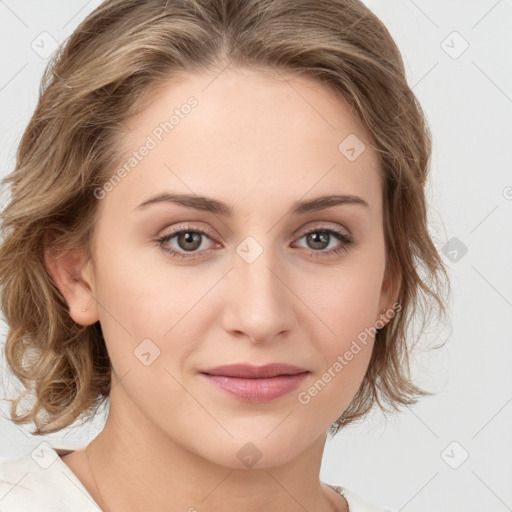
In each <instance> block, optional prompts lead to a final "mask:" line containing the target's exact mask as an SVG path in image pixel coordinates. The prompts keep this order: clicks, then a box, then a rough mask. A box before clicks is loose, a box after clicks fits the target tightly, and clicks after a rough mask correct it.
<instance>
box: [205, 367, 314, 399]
mask: <svg viewBox="0 0 512 512" xmlns="http://www.w3.org/2000/svg"><path fill="white" fill-rule="evenodd" d="M202 375H204V376H205V377H206V378H207V379H208V380H209V381H210V382H211V383H212V384H214V385H216V386H218V387H219V388H221V389H223V390H224V391H227V392H228V393H231V394H232V395H235V396H236V397H237V398H240V399H242V400H245V401H247V402H269V401H270V400H275V399H276V398H280V397H282V396H284V395H287V394H288V393H290V392H292V391H293V390H295V389H297V388H298V387H299V386H300V384H301V383H302V381H303V380H304V379H305V378H306V376H307V375H308V372H304V373H297V374H295V375H278V376H277V377H269V378H265V379H243V378H240V377H225V376H223V375H208V374H207V373H203V374H202Z"/></svg>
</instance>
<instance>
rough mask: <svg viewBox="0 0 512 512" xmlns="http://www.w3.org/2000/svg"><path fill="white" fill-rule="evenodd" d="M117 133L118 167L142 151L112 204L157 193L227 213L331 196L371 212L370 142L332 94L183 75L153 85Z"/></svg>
mask: <svg viewBox="0 0 512 512" xmlns="http://www.w3.org/2000/svg"><path fill="white" fill-rule="evenodd" d="M191 98H193V101H191ZM192 104H193V105H194V106H193V107H190V105H192ZM124 130H125V131H124V132H123V133H122V136H121V137H120V149H121V151H122V154H123V158H122V159H121V162H120V166H121V165H123V164H126V163H127V162H128V161H129V159H130V158H132V159H133V158H134V157H133V154H134V153H137V152H140V151H139V150H140V149H141V148H142V147H143V146H144V145H146V146H148V147H150V150H149V151H144V153H145V156H144V157H143V158H140V159H139V160H138V161H137V162H136V165H135V166H134V167H133V169H132V170H131V171H130V173H129V175H128V176H127V177H126V178H125V179H123V182H122V183H121V184H120V185H119V186H116V190H115V191H114V192H113V193H112V194H111V196H112V199H113V198H114V196H116V198H117V199H119V200H121V198H122V199H123V200H124V201H125V202H126V203H127V206H128V207H130V208H133V207H135V206H137V204H139V203H140V202H141V198H142V199H144V198H147V197H148V196H149V195H151V194H152V193H155V192H162V191H164V190H166V191H176V192H182V193H183V192H188V193H191V192H192V193H196V194H198V195H205V196H207V195H209V196H211V195H215V196H216V197H218V198H219V199H220V200H222V201H225V202H226V203H233V199H237V200H240V198H241V197H245V198H246V199H248V200H249V199H250V198H249V196H250V195H251V194H253V193H254V194H258V195H259V199H260V202H261V197H262V195H263V196H264V197H266V198H267V199H269V200H273V201H277V202H279V201H283V200H285V199H286V200H290V201H296V200H297V199H298V198H300V197H303V196H306V195H307V194H308V192H309V191H311V194H313V195H319V194H321V193H326V192H330V193H332V189H333V187H334V188H338V189H339V190H337V192H339V193H346V194H355V195H364V196H365V199H366V200H367V201H368V202H373V203H374V206H377V207H378V206H379V204H380V203H379V198H380V179H379V176H378V167H379V162H378V159H377V154H376V152H375V151H374V150H373V149H372V148H371V147H370V144H371V140H370V137H369V133H368V132H367V130H366V128H365V127H364V125H363V124H362V123H361V122H360V121H359V119H358V118H357V116H356V115H355V114H354V112H353V110H352V108H351V107H350V105H349V104H348V102H347V101H346V100H344V98H343V97H342V96H341V95H340V94H337V93H336V92H335V91H333V90H332V89H331V88H329V87H327V86H326V85H324V84H322V83H321V82H319V81H317V80H315V79H313V78H310V77H306V76H297V75H293V74H284V73H283V74H276V73H272V72H269V71H267V70H256V69H250V70H249V69H229V68H228V69H226V70H224V71H222V72H219V73H217V74H215V73H198V74H187V75H182V76H180V77H178V80H176V79H173V80H172V81H169V82H168V83H162V84H160V85H159V87H158V89H156V90H155V91H154V92H153V93H152V95H151V96H150V101H147V102H146V103H145V105H144V108H143V109H141V111H140V112H139V113H138V114H137V115H135V116H133V117H131V118H130V119H128V120H127V122H126V123H125V125H124ZM347 149H348V150H355V151H356V158H353V151H352V153H348V154H347V153H346V150H347ZM358 153H360V154H359V155H358ZM136 203H137V204H136ZM246 204H247V206H250V205H252V206H254V205H253V204H252V203H251V201H250V200H249V201H248V202H247V203H246ZM260 208H261V206H260Z"/></svg>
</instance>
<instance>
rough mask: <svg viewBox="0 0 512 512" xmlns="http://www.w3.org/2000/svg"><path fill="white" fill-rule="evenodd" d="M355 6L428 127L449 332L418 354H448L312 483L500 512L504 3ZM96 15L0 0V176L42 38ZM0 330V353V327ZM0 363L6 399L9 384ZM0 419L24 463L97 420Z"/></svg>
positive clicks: (507, 20)
mask: <svg viewBox="0 0 512 512" xmlns="http://www.w3.org/2000/svg"><path fill="white" fill-rule="evenodd" d="M365 3H366V4H367V5H368V6H369V7H370V8H371V9H372V10H373V11H374V12H375V13H376V14H377V15H378V16H379V17H380V18H381V19H382V21H383V22H384V23H385V24H386V25H387V27H388V28H389V30H390V32H391V34H392V36H393V37H394V38H395V40H396V42H397V44H398V46H399V48H400V49H401V51H402V54H403V56H404V60H405V63H406V68H407V74H408V78H409V83H410V84H411V86H412V87H413V89H414V92H415V93H416V94H417V96H418V98H419V100H420V102H421V104H422V106H423V108H424V110H425V112H426V115H427V119H428V122H429V124H430V127H431V129H432V133H433V138H434V151H433V159H432V175H431V179H430V182H429V187H428V198H429V204H430V228H431V232H432V235H433V236H434V238H435V241H436V245H437V246H438V248H439V250H440V251H441V252H442V254H443V258H444V259H445V261H446V263H447V265H448V267H449V270H450V274H451V276H452V282H453V292H454V294H453V300H452V305H451V311H450V321H449V322H448V323H447V324H446V325H443V326H439V328H438V330H437V331H436V332H435V333H425V335H424V340H425V343H426V344H428V342H430V341H432V340H433V339H434V338H436V339H437V338H440V339H442V340H446V345H445V346H444V347H443V348H442V349H440V350H438V351H435V353H434V352H432V351H431V352H428V351H426V350H419V351H418V353H417V354H416V359H415V364H414V376H415V378H416V380H417V382H418V383H419V384H420V385H423V386H425V387H427V389H430V390H432V391H436V395H435V396H433V397H429V398H425V399H423V400H422V401H421V403H419V404H418V405H416V406H414V407H413V408H411V409H409V410H407V411H404V412H402V413H400V414H398V415H395V416H393V417H390V418H389V419H388V420H387V421H385V419H384V418H383V416H382V414H380V413H379V412H378V411H375V413H373V414H372V415H371V416H370V417H369V418H368V421H366V422H365V423H364V424H362V425H356V426H351V427H349V428H347V429H346V430H344V431H342V432H341V433H340V434H338V436H336V437H335V438H334V439H333V440H330V441H329V442H328V444H327V446H326V451H325V455H324V461H323V466H322V472H321V475H320V476H321V479H322V480H323V481H326V482H328V483H334V484H339V485H343V486H346V487H348V488H350V489H352V490H354V491H356V492H358V493H360V494H361V495H362V496H364V497H365V498H367V499H368V500H371V501H374V502H375V503H377V504H380V505H382V506H388V507H389V508H391V509H393V510H399V511H402V510H403V511H405V512H407V511H413V510H414V511H418V512H423V511H425V512H427V511H428V512H430V511H432V510H437V511H439V512H442V511H450V512H454V511H457V510H464V511H465V512H472V511H482V512H483V511H485V512H491V511H496V512H501V511H506V510H512V486H511V485H510V482H512V441H511V435H510V432H511V431H512V429H511V426H512V403H511V402H512V385H511V384H512V372H511V371H510V367H511V363H512V343H511V342H512V339H511V331H512V329H511V328H512V325H511V323H512V322H511V318H512V315H511V313H512V278H511V276H512V272H511V270H510V263H511V257H510V256H511V252H512V251H511V248H512V229H510V227H511V224H512V223H511V219H512V216H511V210H512V173H511V162H512V149H511V148H512V144H511V141H512V122H511V114H512V59H511V51H510V50H511V48H512V45H511V43H512V2H511V1H510V0H499V1H496V0H485V1H484V0H480V1H468V0H459V1H455V0H422V1H420V0H415V1H412V0H393V1H391V0H386V1H385V2H384V1H383V0H366V2H365ZM99 4H100V1H99V0H92V1H89V2H87V1H86V0H67V1H64V0H61V1H56V0H51V1H50V0H45V1H44V2H43V1H36V0H32V1H29V0H21V1H14V0H0V41H1V44H0V52H1V58H0V112H1V119H2V123H1V125H0V157H1V159H0V161H1V163H2V165H1V174H2V176H3V175H5V174H7V173H8V172H10V171H11V170H12V169H13V168H14V155H15V151H16V145H17V143H18V141H19V138H20V136H21V133H22V131H23V129H24V127H25V125H26V123H27V121H28V119H29V116H30V115H31V113H32V111H33V109H34V107H35V104H36V101H37V98H38V89H39V81H40V78H41V75H42V71H43V68H44V66H45V64H46V62H47V59H46V57H47V55H44V54H41V53H42V48H41V47H42V44H41V42H40V41H41V38H44V41H45V45H44V48H45V49H52V44H57V43H61V42H63V41H64V40H65V39H66V38H67V37H68V36H69V35H70V33H71V32H72V31H73V30H74V28H75V27H76V26H77V25H78V23H79V22H80V21H81V20H82V19H83V18H84V17H85V16H86V15H87V14H88V13H89V12H90V11H92V10H93V9H94V8H95V7H96V6H97V5H99ZM42 32H45V33H46V34H43V35H41V33H42ZM454 32H457V33H454ZM48 34H49V35H48ZM51 38H54V39H55V43H52V39H51ZM34 41H35V42H34ZM37 44H39V45H40V47H39V48H38V47H37V46H36V45H37ZM466 46H468V47H467V49H465V48H466ZM4 204H5V196H4V192H2V205H4ZM466 251H467V252H466ZM0 328H1V336H0V342H3V341H4V340H5V332H6V325H5V322H3V321H2V323H1V324H0ZM425 346H426V345H425ZM420 349H421V347H420ZM2 357H3V354H2ZM0 363H1V365H2V366H1V368H0V371H1V375H2V379H1V380H2V388H0V395H1V396H6V395H10V394H11V393H12V392H14V390H15V389H16V385H15V384H16V383H15V382H14V380H13V378H12V377H11V376H10V375H9V373H8V371H7V369H6V368H5V365H4V362H3V359H2V361H0ZM0 413H1V417H0V458H10V457H15V456H19V455H24V454H29V453H30V452H31V451H32V450H33V449H34V448H35V447H36V446H37V445H39V443H41V442H42V441H47V442H49V443H51V444H52V445H54V446H56V447H68V448H72V449H73V448H80V447H82V446H84V445H85V444H86V443H88V442H89V441H90V440H92V438H93V437H95V436H96V435H97V433H99V431H100V429H101V428H102V426H103V421H104V416H102V415H101V414H100V415H98V417H97V418H96V419H95V420H94V421H93V422H92V423H90V424H89V425H86V426H82V427H80V428H69V429H66V430H65V431H62V432H60V433H58V434H53V435H49V436H45V437H37V436H32V435H31V434H30V433H29V430H31V427H28V426H27V428H26V429H25V428H21V427H18V426H16V425H14V424H13V423H11V422H9V421H8V420H7V418H8V404H7V402H5V401H4V400H2V402H1V405H0Z"/></svg>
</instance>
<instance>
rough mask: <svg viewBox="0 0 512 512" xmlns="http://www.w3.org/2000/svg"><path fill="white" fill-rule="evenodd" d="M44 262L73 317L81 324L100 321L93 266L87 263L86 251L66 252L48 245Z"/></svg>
mask: <svg viewBox="0 0 512 512" xmlns="http://www.w3.org/2000/svg"><path fill="white" fill-rule="evenodd" d="M44 259H45V266H46V269H47V270H48V273H49V274H50V275H51V277H52V279H53V281H54V282H55V285H56V286H57V288H58V289H59V290H60V292H61V293H62V295H63V296H64V298H65V299H66V302H67V303H68V306H69V315H70V316H71V318H72V319H73V320H74V321H75V322H76V323H78V324H81V325H91V324H94V323H95V322H97V321H98V320H99V315H98V307H97V303H96V300H95V297H96V294H95V286H94V279H93V272H92V265H91V264H90V262H89V263H87V264H84V263H83V262H84V253H83V251H79V250H73V251H67V252H62V251H60V250H59V249H58V248H57V247H56V246H55V245H52V244H49V245H46V246H45V250H44ZM83 309H85V310H86V311H82V310H83Z"/></svg>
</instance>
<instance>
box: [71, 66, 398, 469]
mask: <svg viewBox="0 0 512 512" xmlns="http://www.w3.org/2000/svg"><path fill="white" fill-rule="evenodd" d="M287 78H288V81H286V80H283V79H277V78H270V77H269V76H268V75H265V74H263V73H261V72H256V71H248V70H240V69H238V70H226V71H224V72H222V73H220V74H218V75H217V76H215V75H210V74H208V75H207V74H203V75H200V74H197V75H193V76H191V75H187V76H184V77H183V80H182V81H181V82H178V83H173V84H169V86H168V87H167V88H162V89H161V90H160V91H159V92H158V94H157V95H156V96H155V97H154V101H152V102H151V103H150V104H149V106H148V107H147V108H146V109H144V110H143V112H142V113H140V114H138V115H137V116H136V117H133V118H131V119H130V120H129V122H128V123H127V125H126V126H127V128H128V132H127V134H126V135H125V136H123V137H122V138H121V144H122V148H123V149H124V150H125V154H126V157H125V159H124V160H123V161H122V162H120V164H119V169H120V168H122V167H123V166H124V165H125V164H126V166H125V167H124V169H125V172H124V173H123V172H120V173H119V174H118V177H119V176H121V177H122V179H117V180H115V181H112V182H111V184H110V185H107V186H106V187H103V188H102V189H101V190H99V189H98V190H97V191H96V192H95V194H96V195H97V197H98V198H99V199H98V201H99V208H100V212H99V213H100V216H99V221H98V224H97V226H96V231H95V237H94V240H93V243H94V245H93V254H94V268H93V267H87V269H86V271H84V276H86V278H87V280H88V283H89V284H90V286H91V289H92V293H93V295H94V297H95V299H96V301H95V303H94V304H93V310H95V311H97V318H98V319H99V321H100V323H101V327H102V331H103V334H104V336H105V339H106V343H107V348H108V352H109V354H110V358H111V361H112V366H113V370H114V373H115V378H114V382H113V389H112V395H111V414H117V412H116V411H123V410H124V411H126V410H130V411H132V412H131V414H132V417H133V415H136V416H137V417H138V418H143V421H142V422H139V425H144V428H149V429H153V433H156V432H157V433H158V435H163V436H164V437H165V438H166V439H168V440H169V441H172V442H173V443H177V444H178V445H179V446H181V447H182V448H185V449H187V450H188V451H190V452H192V453H194V454H196V455H199V456H201V457H203V458H205V459H208V460H210V461H214V462H215V463H217V464H223V465H226V466H230V467H244V465H245V466H249V465H252V464H254V462H255V461H257V466H258V467H271V466H273V465H276V464H281V463H284V462H286V461H288V460H291V459H292V458H294V457H297V456H298V455H299V454H300V453H302V452H303V451H304V450H305V449H306V448H307V447H309V446H311V445H312V444H313V443H314V442H315V441H318V440H319V438H323V437H324V436H325V433H326V430H327V429H328V428H329V426H330V425H331V424H332V423H333V422H334V421H335V420H336V419H337V418H338V417H339V416H340V415H341V413H342V412H343V411H344V409H345V408H346V407H347V405H348V404H349V403H350V401H351V399H352V397H353V396H354V394H355V393H356V391H357V389H358V387H359V386H360V384H361V382H362V379H363V377H364V374H365V371H366V369H367V366H368V363H369V360H370V355H371V351H372V346H373V336H372V332H371V331H368V329H369V328H371V327H372V326H374V325H375V323H376V321H377V320H379V318H382V313H383V312H385V311H386V310H387V309H389V308H390V307H392V305H393V302H394V300H395V298H396V296H395V295H393V293H392V291H391V289H392V288H391V281H389V280H388V279H384V277H385V273H384V271H385V246H384V233H383V220H382V219H383V218H382V200H381V195H382V189H381V184H380V178H379V175H378V171H377V167H378V161H377V156H376V153H375V151H374V150H373V149H371V148H370V147H369V138H368V134H367V132H366V131H365V130H364V128H363V127H362V126H361V125H360V123H359V122H357V120H356V118H355V117H354V116H353V115H352V113H351V111H350V109H349V107H348V105H347V104H346V103H344V102H343V101H342V100H341V99H340V98H339V97H337V96H335V95H334V93H333V92H332V91H330V90H329V89H327V88H325V87H324V86H322V85H321V84H319V83H317V82H316V81H313V80H312V79H309V78H298V77H293V76H289V77H287ZM191 98H192V99H191ZM187 100H188V102H187ZM173 115H174V117H171V116H173ZM166 123H167V124H166ZM363 143H364V144H365V145H366V147H364V146H363V145H362V144H363ZM144 148H146V149H144ZM130 159H131V160H130ZM323 196H336V197H337V198H338V199H336V200H325V201H319V198H321V197H323ZM343 196H351V198H352V200H345V201H343ZM155 198H159V200H156V199H155ZM173 198H174V200H173ZM340 198H341V199H340ZM349 199H350V198H349ZM144 203H146V204H145V205H144ZM300 205H302V206H300ZM308 205H309V206H308ZM159 239H160V241H158V240H159ZM80 307H84V301H82V303H81V304H79V305H77V306H76V308H77V309H76V311H80V309H79V308H80ZM89 311H90V310H89ZM80 314H82V315H84V313H78V312H76V313H74V315H75V316H76V317H79V315H80ZM87 314H90V313H87ZM368 332H370V334H368ZM364 333H366V335H365V334H364ZM363 339H364V340H365V341H364V342H363V341H362V340H363ZM273 363H281V364H287V365H293V366H295V367H298V368H299V369H300V370H301V371H302V373H301V374H299V375H295V377H291V376H290V375H288V376H287V377H283V376H281V377H277V376H274V377H273V378H270V377H269V378H267V379H255V378H252V379H250V378H247V375H246V377H245V378H244V377H241V378H235V377H233V376H231V377H222V376H221V377H219V376H217V378H213V377H212V376H211V375H210V376H207V375H206V374H205V373H204V372H205V371H206V370H210V371H211V372H212V373H215V372H214V371H213V370H212V369H213V368H215V367H219V366H221V365H231V364H244V365H245V364H247V365H254V366H262V365H268V364H273ZM283 371H284V372H285V373H286V370H283V369H282V368H281V369H279V368H278V369H277V370H276V371H275V372H274V373H278V374H279V373H283ZM217 373H220V374H221V375H222V374H223V375H226V374H227V373H228V372H226V371H225V370H224V371H223V370H219V372H217ZM253 377H254V375H253ZM315 383H316V386H315ZM119 414H120V415H121V414H122V413H119Z"/></svg>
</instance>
